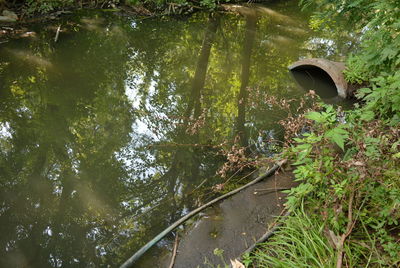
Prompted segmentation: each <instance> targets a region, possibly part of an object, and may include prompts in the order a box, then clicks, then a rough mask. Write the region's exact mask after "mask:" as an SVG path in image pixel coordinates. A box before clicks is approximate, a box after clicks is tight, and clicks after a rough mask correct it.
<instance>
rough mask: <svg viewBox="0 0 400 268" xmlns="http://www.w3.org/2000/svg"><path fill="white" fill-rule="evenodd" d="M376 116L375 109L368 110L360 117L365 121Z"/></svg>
mask: <svg viewBox="0 0 400 268" xmlns="http://www.w3.org/2000/svg"><path fill="white" fill-rule="evenodd" d="M374 118H375V113H374V112H373V111H366V112H364V113H363V114H362V115H361V117H360V119H361V120H363V121H371V120H372V119H374Z"/></svg>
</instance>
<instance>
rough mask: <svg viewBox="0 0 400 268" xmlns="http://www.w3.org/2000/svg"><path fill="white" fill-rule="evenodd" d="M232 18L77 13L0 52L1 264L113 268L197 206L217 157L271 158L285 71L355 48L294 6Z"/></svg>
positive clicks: (289, 83) (291, 92)
mask: <svg viewBox="0 0 400 268" xmlns="http://www.w3.org/2000/svg"><path fill="white" fill-rule="evenodd" d="M231 9H232V11H233V12H232V13H220V14H209V13H197V14H194V15H193V16H191V17H189V18H184V19H175V18H146V19H143V18H135V17H124V16H120V15H119V14H114V13H110V12H103V13H102V12H90V13H78V14H74V15H71V16H69V17H64V18H62V20H60V21H56V22H54V23H53V24H50V25H49V24H39V25H33V26H30V28H29V31H30V33H29V34H24V35H21V36H20V38H14V39H10V40H8V42H6V43H2V44H1V45H0V149H1V150H0V151H1V152H0V266H1V267H61V266H78V267H95V266H96V267H97V266H106V265H110V266H113V267H114V266H116V265H118V264H121V263H122V262H123V261H124V260H125V259H126V258H127V257H129V256H130V255H131V254H133V253H134V252H135V250H137V249H138V248H140V247H141V246H142V245H144V244H145V243H146V242H147V241H148V240H150V239H151V238H152V237H153V236H155V235H156V234H157V233H159V232H160V231H161V230H163V229H164V228H166V227H167V226H169V225H170V224H171V223H172V222H174V221H175V220H176V219H178V218H180V217H181V216H182V215H184V214H185V213H187V212H188V211H190V210H192V209H193V208H194V207H196V206H197V205H198V204H199V203H201V202H204V201H205V200H207V197H205V196H204V195H203V193H204V190H202V189H207V187H208V188H210V187H211V186H213V185H215V184H218V183H221V182H223V178H221V177H220V176H219V175H218V170H219V169H220V168H221V166H222V164H223V163H224V162H225V160H226V157H224V156H223V155H221V154H220V152H221V149H223V148H229V147H230V146H231V145H232V143H233V141H234V140H236V142H238V143H239V144H240V145H241V146H246V147H247V148H249V150H250V151H251V152H252V153H253V154H260V155H269V154H271V153H272V151H271V144H270V143H269V142H268V141H271V140H282V138H283V132H282V128H281V127H280V126H279V124H278V123H277V121H278V120H280V119H282V118H284V117H285V116H286V114H287V112H286V111H282V110H276V109H273V108H271V106H269V105H267V104H266V103H265V97H266V96H267V95H268V96H276V97H280V98H298V97H299V96H301V95H302V94H304V91H303V90H302V89H301V88H300V87H299V86H298V85H297V84H296V83H295V82H294V80H293V78H292V77H291V76H290V74H289V73H288V71H287V66H288V65H290V64H291V63H292V62H294V61H296V60H298V59H299V58H302V57H324V58H328V59H333V60H337V59H341V56H342V55H343V54H346V53H347V49H349V48H350V47H351V45H352V44H351V42H350V43H349V42H348V41H344V39H343V38H337V39H335V36H331V35H325V34H324V33H318V32H313V31H311V30H310V29H309V28H308V19H309V18H308V16H307V14H305V13H301V12H300V10H299V7H298V3H297V2H296V1H281V3H271V4H269V5H267V6H252V7H238V6H232V7H231ZM58 26H61V27H60V29H61V31H60V33H59V37H58V40H57V41H55V38H54V37H55V33H56V30H57V28H58ZM235 137H237V138H236V139H235ZM199 186H200V187H199ZM165 244H168V239H166V240H163V241H161V242H160V243H159V245H157V246H158V247H162V246H163V245H165Z"/></svg>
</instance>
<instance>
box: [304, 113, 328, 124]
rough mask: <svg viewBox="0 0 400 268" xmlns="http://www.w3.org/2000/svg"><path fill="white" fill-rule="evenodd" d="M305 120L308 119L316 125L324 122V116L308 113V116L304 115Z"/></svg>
mask: <svg viewBox="0 0 400 268" xmlns="http://www.w3.org/2000/svg"><path fill="white" fill-rule="evenodd" d="M306 118H308V119H310V120H314V121H315V122H317V123H323V122H325V118H324V116H323V115H322V114H321V113H318V112H309V113H308V114H306Z"/></svg>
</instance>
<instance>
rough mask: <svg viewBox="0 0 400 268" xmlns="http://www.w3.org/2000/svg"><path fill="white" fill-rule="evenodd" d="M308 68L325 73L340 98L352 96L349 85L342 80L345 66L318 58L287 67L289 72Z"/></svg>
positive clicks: (300, 61) (304, 60)
mask: <svg viewBox="0 0 400 268" xmlns="http://www.w3.org/2000/svg"><path fill="white" fill-rule="evenodd" d="M309 68H319V69H321V70H323V71H324V72H326V73H327V74H328V75H329V76H330V78H331V79H332V81H333V82H334V84H335V86H336V90H337V94H338V95H339V96H340V97H341V98H349V97H350V96H351V94H352V92H351V90H350V87H349V84H348V83H347V82H346V80H345V79H344V75H343V70H344V69H345V65H344V63H342V62H335V61H330V60H326V59H320V58H310V59H303V60H299V61H297V62H295V63H293V64H292V65H290V66H289V70H291V71H295V70H303V69H309Z"/></svg>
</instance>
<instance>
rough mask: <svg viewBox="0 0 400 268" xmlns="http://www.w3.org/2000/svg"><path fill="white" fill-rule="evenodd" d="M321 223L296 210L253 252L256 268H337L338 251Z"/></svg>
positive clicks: (302, 211)
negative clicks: (327, 236) (326, 235)
mask: <svg viewBox="0 0 400 268" xmlns="http://www.w3.org/2000/svg"><path fill="white" fill-rule="evenodd" d="M323 232H324V225H323V224H321V221H318V220H317V219H314V218H312V217H310V216H308V215H307V214H306V213H305V212H304V210H303V209H296V210H295V211H294V212H293V213H292V214H291V216H289V217H288V218H286V220H285V222H284V224H283V225H282V227H280V228H279V229H278V231H277V233H276V234H275V235H274V236H273V237H272V238H270V240H269V241H267V242H266V243H264V244H261V246H260V247H259V249H258V250H257V251H255V252H254V257H253V258H254V259H253V264H254V265H255V267H274V268H276V267H285V268H289V267H293V268H300V267H326V268H329V267H335V262H336V255H335V249H334V248H333V247H332V246H331V245H330V244H329V242H328V240H327V238H326V237H325V236H324V233H323Z"/></svg>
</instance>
